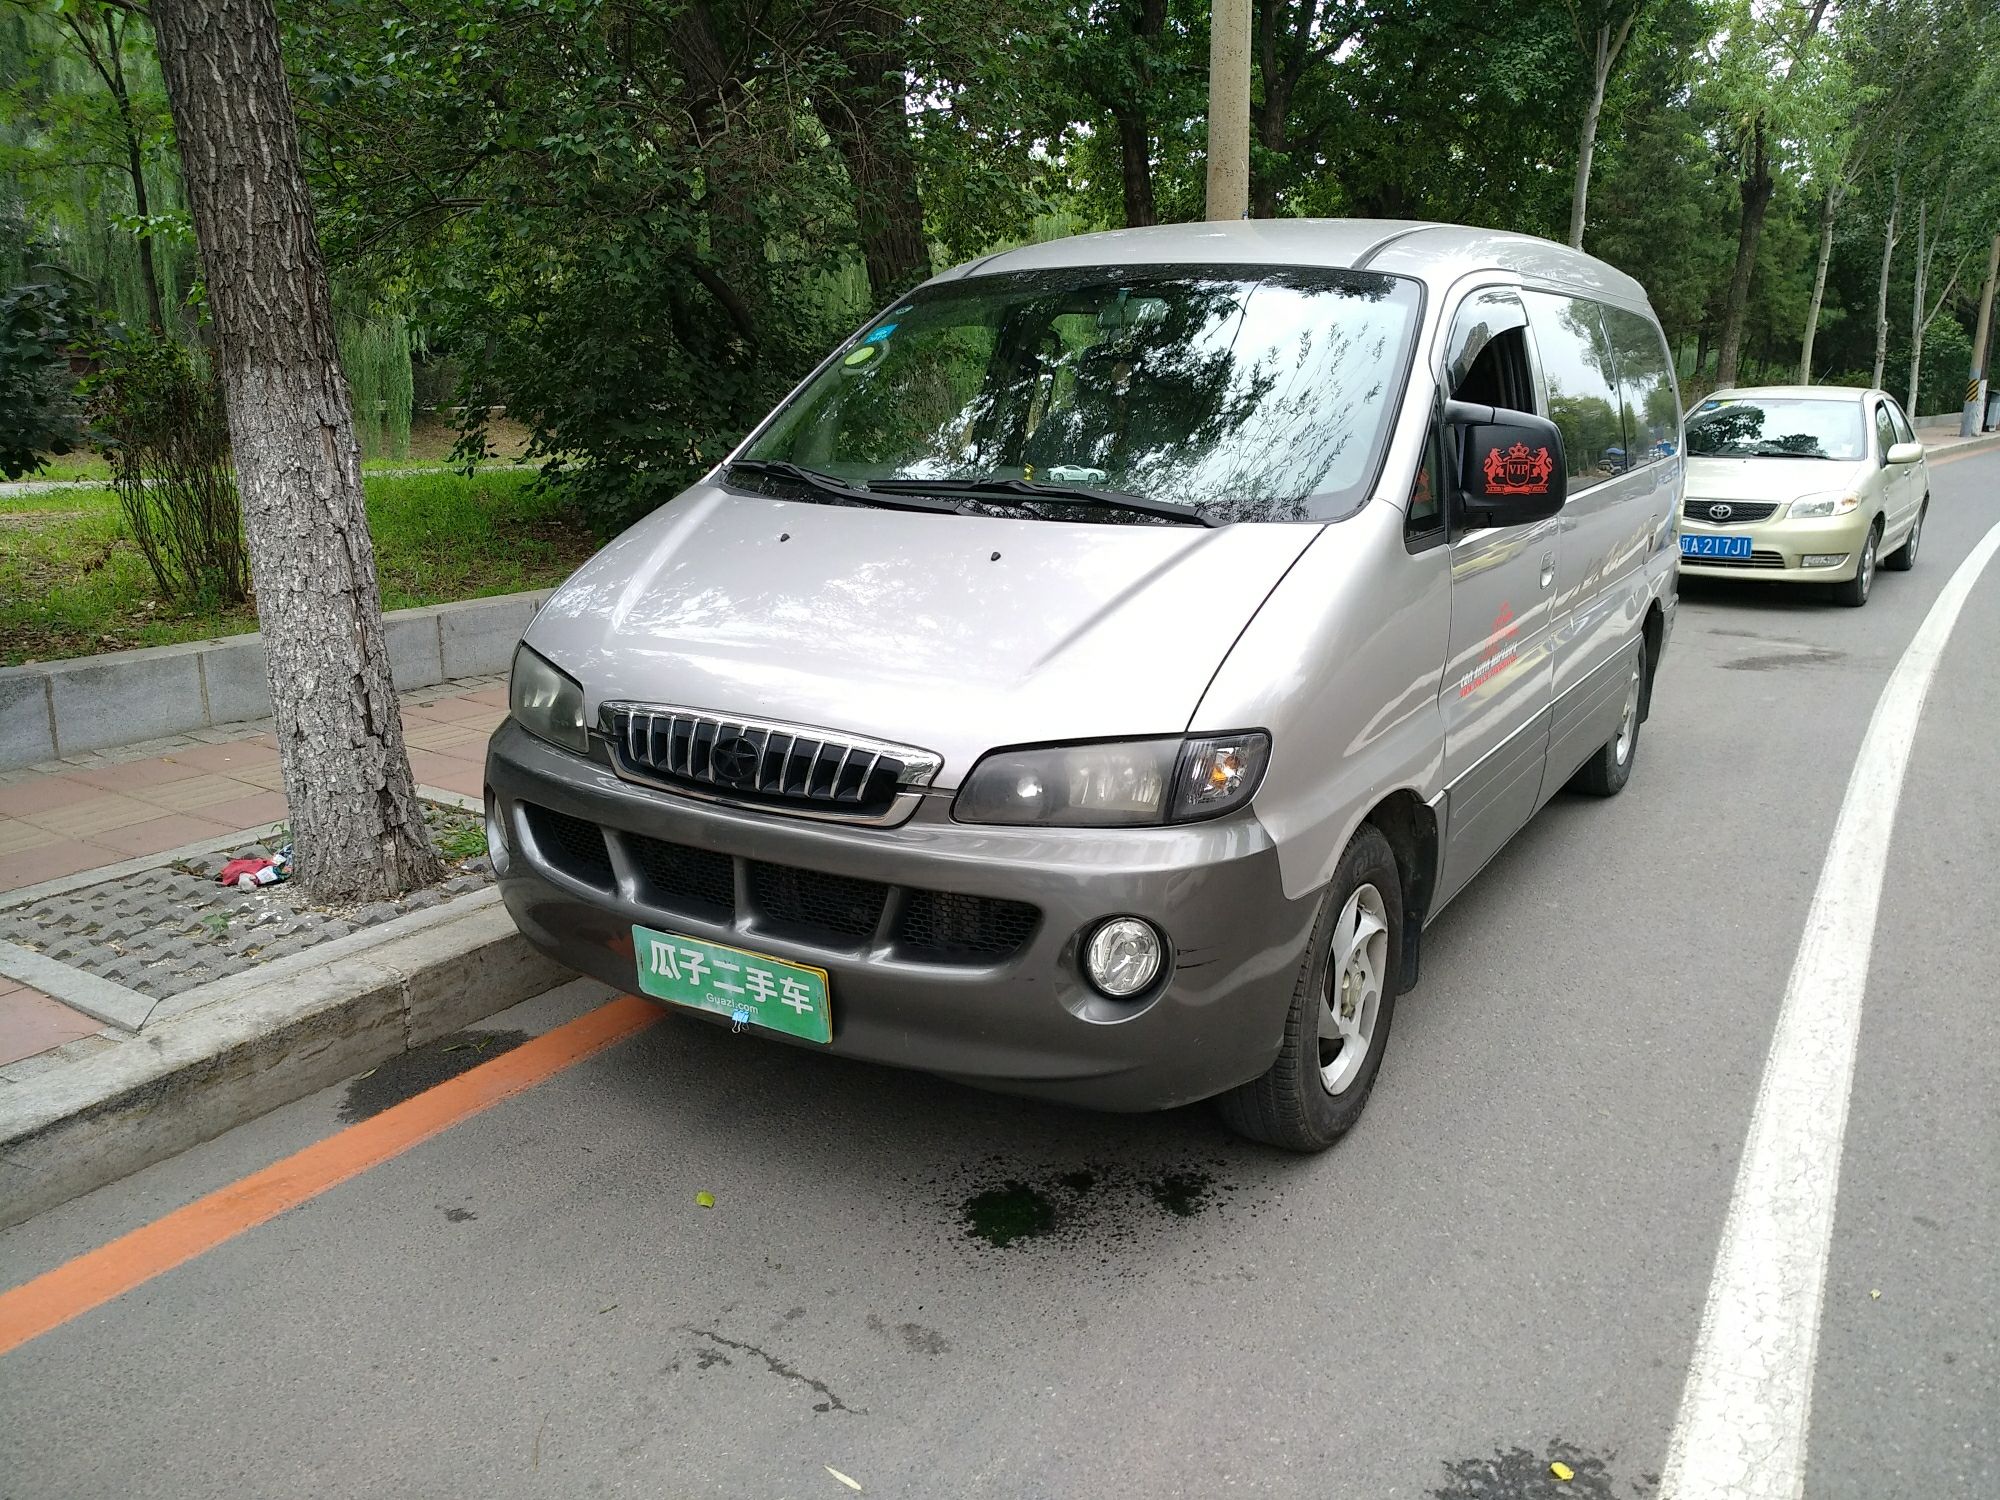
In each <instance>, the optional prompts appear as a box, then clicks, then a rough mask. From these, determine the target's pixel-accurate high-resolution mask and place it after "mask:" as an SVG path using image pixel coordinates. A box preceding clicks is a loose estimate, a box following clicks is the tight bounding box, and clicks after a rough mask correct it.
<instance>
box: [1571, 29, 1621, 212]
mask: <svg viewBox="0 0 2000 1500" xmlns="http://www.w3.org/2000/svg"><path fill="white" fill-rule="evenodd" d="M1610 44H1611V28H1610V27H1609V26H1600V27H1598V28H1597V58H1596V62H1595V64H1594V65H1593V66H1592V68H1591V75H1590V102H1589V103H1588V104H1586V105H1585V106H1584V110H1583V133H1582V135H1581V136H1580V137H1579V138H1578V140H1577V143H1576V180H1575V182H1574V183H1572V184H1571V186H1570V190H1569V243H1570V246H1571V248H1572V249H1576V250H1581V249H1582V248H1583V216H1584V209H1585V207H1586V205H1587V204H1588V203H1589V200H1590V159H1591V157H1592V156H1593V155H1595V154H1596V152H1597V117H1598V116H1599V115H1600V114H1602V113H1603V111H1604V85H1605V80H1606V79H1608V78H1609V77H1610V75H1611V64H1610V62H1609V61H1608V59H1607V57H1606V54H1607V53H1608V52H1609V51H1610Z"/></svg>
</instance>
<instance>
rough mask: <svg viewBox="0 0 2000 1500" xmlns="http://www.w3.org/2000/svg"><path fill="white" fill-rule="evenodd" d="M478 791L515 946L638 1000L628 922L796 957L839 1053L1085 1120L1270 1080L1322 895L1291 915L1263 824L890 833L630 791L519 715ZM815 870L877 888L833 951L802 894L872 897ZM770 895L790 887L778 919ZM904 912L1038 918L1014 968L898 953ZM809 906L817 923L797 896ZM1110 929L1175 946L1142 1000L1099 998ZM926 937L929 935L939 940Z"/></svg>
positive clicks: (1001, 958) (936, 819) (930, 813)
mask: <svg viewBox="0 0 2000 1500" xmlns="http://www.w3.org/2000/svg"><path fill="white" fill-rule="evenodd" d="M486 782H487V798H488V805H489V808H490V809H492V810H493V811H494V812H495V813H497V815H498V817H499V818H500V820H501V823H502V826H503V827H504V829H505V831H506V840H507V849H506V851H505V866H506V867H505V869H504V871H502V872H501V873H500V874H499V876H498V880H499V886H500V891H501V895H502V897H503V899H504V900H505V901H506V903H507V909H508V911H509V912H510V913H512V915H513V918H514V921H515V923H516V924H517V925H518V926H519V927H520V929H521V931H522V933H523V934H525V935H526V937H527V938H528V940H529V941H530V942H532V943H533V944H534V945H535V946H536V947H537V948H539V949H541V950H542V951H543V952H544V953H547V954H548V955H550V956H551V957H553V958H555V959H556V960H558V961H559V962H561V963H564V964H567V965H568V966H569V967H571V968H574V969H577V970H579V971H580V972H582V973H585V974H588V975H590V976H591V977H593V978H596V979H599V980H602V981H603V982H605V983H606V984H611V985H615V986H617V987H618V988H619V989H621V990H626V991H632V992H636V990H637V971H636V967H635V961H634V957H633V944H632V928H633V926H634V924H639V925H643V926H646V927H650V928H656V929H660V930H664V931H667V932H677V933H682V934H685V935H688V936H691V937H696V938H702V939H706V940H708V941H711V942H721V943H728V944H731V945H733V946H735V947H739V948H747V949H750V950H751V951H753V952H758V953H765V954H769V955H771V956H773V957H777V958H783V959H789V960H791V961H793V962H795V963H802V964H810V965H812V966H814V967H816V968H821V969H824V970H826V971H827V974H828V976H829V988H830V994H831V1000H832V1012H833V1041H832V1043H831V1046H830V1048H829V1050H831V1051H833V1052H835V1053H838V1054H840V1055H842V1056H845V1057H853V1058H860V1059H863V1060H866V1061H870V1062H879V1063H887V1064H890V1065H892V1066H895V1067H904V1068H915V1069H919V1070H922V1071H924V1072H927V1073H935V1074H939V1075H942V1076H944V1077H947V1078H952V1079H957V1080H959V1081H962V1082H965V1083H970V1084H975V1085H978V1086H980V1087H984V1088H991V1089H997V1090H1001V1091H1004V1092H1009V1093H1020V1094H1030V1095H1035V1096H1039V1097H1045V1098H1051V1099H1057V1100H1062V1101H1065V1102H1068V1103H1074V1104H1081V1105H1087V1106H1090V1107H1093V1108H1099V1109H1115V1110H1145V1109H1164V1108H1169V1107H1172V1106H1174V1105H1179V1104H1186V1103H1190V1102H1192V1101H1194V1100H1197V1099H1204V1098H1207V1097H1209V1096H1210V1095H1213V1094H1218V1093H1221V1092H1223V1091H1224V1090H1226V1089H1229V1088H1231V1087H1233V1086H1234V1085H1236V1084H1239V1083H1243V1082H1246V1081H1247V1080H1249V1079H1251V1078H1255V1077H1256V1076H1258V1075H1259V1074H1261V1073H1262V1072H1264V1071H1265V1070H1266V1069H1267V1068H1268V1067H1269V1066H1270V1065H1271V1062H1272V1061H1273V1059H1275V1058H1276V1056H1277V1054H1278V1049H1279V1046H1280V1044H1281V1041H1282V1031H1283V1027H1284V1021H1285V1015H1286V1012H1287V1010H1288V1008H1289V1006H1290V1003H1291V995H1292V988H1293V981H1294V979H1295V977H1296V975H1297V972H1298V967H1299V963H1300V960H1301V957H1302V955H1303V952H1304V947H1305V943H1306V939H1307V935H1308V932H1309V930H1310V928H1311V924H1312V917H1313V910H1314V902H1313V900H1311V899H1310V898H1308V899H1304V900H1300V901H1288V900H1286V899H1285V896H1284V893H1283V890H1282V888H1281V886H1280V882H1279V876H1278V860H1277V852H1276V849H1275V848H1274V846H1273V845H1272V843H1271V840H1270V837H1269V835H1268V834H1266V833H1265V831H1264V829H1263V827H1262V825H1260V824H1259V823H1258V822H1257V821H1256V819H1255V817H1254V816H1244V817H1237V818H1226V819H1220V820H1218V821H1216V822H1212V823H1197V824H1190V825H1187V826H1185V827H1179V828H1145V829H1080V828H1076V829H1036V828H986V827H972V826H968V825H964V824H959V823H954V822H952V821H951V818H950V814H949V809H950V793H948V792H938V793H933V794H931V795H930V796H928V797H927V798H926V799H925V801H924V805H923V806H922V807H921V808H920V809H919V810H918V811H917V813H916V814H915V816H913V817H912V818H911V819H910V820H909V821H908V822H906V823H904V824H902V825H900V826H898V827H893V828H873V827H859V826H855V825H852V824H841V823H825V822H815V821H812V820H809V819H805V818H798V817H790V816H785V815H782V814H769V813H759V812H750V811H745V810H740V809H736V808H731V807H727V806H723V805H719V804H713V803H708V802H703V801H698V800H696V799H693V798H688V797H682V796H677V795H675V794H673V793H671V792H666V791H659V790H655V789H653V788H650V787H644V786H638V785H635V784H633V783H631V782H627V781H624V780H622V779H620V778H619V777H618V776H617V775H615V774H614V773H613V772H612V770H611V769H610V767H609V766H608V765H606V764H602V763H600V762H598V761H596V760H593V759H586V758H584V757H582V756H579V755H575V754H571V753H569V752H567V751H563V750H560V749H557V748H556V747H554V746H552V745H549V744H546V743H544V742H543V741H541V740H539V739H537V738H535V737H534V736H532V735H530V734H528V733H527V732H526V731H525V730H523V729H521V728H520V727H519V726H518V725H517V724H515V723H514V722H513V721H512V720H509V721H508V722H507V723H505V724H503V725H502V726H501V727H500V729H499V730H498V731H497V732H496V733H495V734H494V736H493V739H492V742H491V744H490V745H489V746H488V749H487V757H486ZM549 814H554V815H556V817H554V818H551V817H550V816H549ZM563 819H569V820H576V821H574V822H563V821H561V820H563ZM578 823H580V824H582V825H584V831H582V832H580V831H579V829H578V826H577V825H578ZM538 830H539V832H538ZM558 832H560V833H562V834H563V835H564V836H565V837H566V838H568V839H569V840H571V841H572V843H571V845H569V846H565V845H563V844H562V843H561V842H560V841H559V840H558V839H557V838H555V837H554V836H553V835H554V834H556V833H558ZM599 835H601V836H602V837H603V839H604V843H605V848H604V851H603V854H602V856H601V857H600V856H599V855H598V854H597V852H596V851H595V848H594V845H593V843H592V840H593V838H595V837H596V836H599ZM647 840H651V841H655V842H654V843H652V844H650V845H649V844H647V843H646V842H644V841H647ZM545 844H546V845H547V847H544V845H545ZM579 848H580V849H581V851H582V852H581V854H579V853H578V849H579ZM675 851H681V853H680V854H679V855H678V856H677V855H676V853H675ZM687 851H696V853H695V854H688V853H687ZM718 855H719V856H726V857H728V860H729V861H730V863H729V864H723V863H722V862H721V861H719V860H718V859H717V856H718ZM677 857H678V858H681V859H682V860H683V861H684V864H685V862H686V861H694V862H696V863H699V864H700V865H701V866H702V868H704V869H706V870H708V871H709V872H711V873H714V872H716V871H718V870H720V871H728V870H731V869H733V872H734V892H733V896H732V895H730V894H729V890H730V883H729V879H728V876H727V874H723V875H722V876H721V878H720V880H719V881H716V880H711V881H710V882H709V884H708V896H707V898H705V899H695V900H690V899H688V898H687V897H685V896H683V895H675V894H672V892H671V891H670V890H669V889H668V887H672V886H676V885H678V886H680V887H682V888H683V889H685V888H687V887H688V886H689V885H690V884H692V883H694V882H690V881H687V880H684V879H682V878H681V877H680V876H678V875H676V874H674V873H673V872H674V871H676V870H679V869H681V868H683V867H684V866H683V865H676V864H674V863H673V861H674V860H675V859H676V858H677ZM501 862H502V861H501V860H499V859H496V861H495V865H496V868H498V867H499V865H500V864H501ZM686 867H689V868H691V867H692V866H691V865H687V866H686ZM773 867H782V869H781V870H779V871H778V872H777V873H775V874H774V872H773ZM663 869H664V870H667V871H668V872H669V873H668V874H667V876H666V877H665V879H664V884H663V881H662V879H661V878H658V872H659V871H661V870H663ZM787 871H789V872H803V873H802V874H800V873H792V874H788V873H786V872H787ZM821 877H844V878H845V882H871V883H876V884H879V885H881V886H886V887H887V893H886V896H885V898H884V900H883V905H882V908H881V911H882V914H881V917H880V920H879V921H878V922H876V923H875V925H874V926H873V928H872V930H870V931H868V932H867V933H865V934H857V935H852V936H844V937H843V936H840V935H837V934H834V933H830V932H827V931H824V930H815V929H814V928H813V927H812V926H811V925H810V923H802V922H801V921H800V919H799V918H800V912H801V910H802V908H801V907H800V905H799V898H800V897H801V894H802V893H803V895H805V896H806V897H808V898H809V897H810V896H811V892H812V890H813V889H816V888H818V887H820V886H826V887H827V888H829V889H831V890H833V891H834V893H835V894H836V895H837V896H838V897H839V898H840V900H841V901H842V902H849V903H851V902H852V901H854V900H857V899H858V900H860V901H862V902H863V903H864V905H863V907H862V908H861V909H863V910H872V908H870V907H867V906H866V905H865V903H866V902H867V901H868V900H871V899H872V892H873V889H874V887H873V885H871V886H870V887H868V888H866V889H865V890H864V889H862V888H860V887H856V886H855V885H853V884H849V883H841V882H837V881H836V882H827V881H825V880H823V879H822V878H821ZM760 890H761V891H763V892H765V893H767V895H768V893H770V892H773V891H782V892H785V893H786V900H787V902H788V903H789V904H787V905H785V906H784V907H783V908H782V909H780V908H779V906H778V905H777V904H776V903H774V902H772V901H769V900H767V899H764V898H762V897H760V896H759V894H758V893H759V891H760ZM921 893H931V894H929V895H924V894H921ZM939 894H943V895H945V896H947V897H950V898H953V899H951V900H948V901H942V902H941V901H939V900H938V899H937V896H938V895H939ZM913 898H914V901H915V904H922V905H923V906H925V907H926V909H927V910H928V911H929V912H931V913H932V914H937V913H944V912H950V913H961V912H967V911H973V910H975V907H976V906H978V905H984V904H985V903H992V902H1003V903H1010V902H1020V903H1026V904H1028V905H1030V906H1032V907H1034V908H1035V909H1036V912H1037V913H1038V914H1039V915H1038V916H1037V917H1036V918H1035V919H1034V921H1033V924H1032V930H1031V931H1028V932H1027V933H1026V935H1025V937H1023V938H1021V940H1020V942H1019V946H1018V947H1017V948H1015V949H1014V950H1013V951H1011V952H1005V953H997V954H996V953H993V952H990V951H988V952H981V953H977V954H968V953H943V952H941V951H940V950H939V949H937V948H936V947H934V946H932V947H923V946H918V945H915V944H913V943H912V942H910V941H909V937H910V934H911V931H912V929H911V928H910V927H909V926H908V925H907V923H906V917H907V915H908V913H909V912H910V910H911V908H912V905H913ZM724 903H726V904H724ZM803 909H804V910H805V911H806V912H807V914H808V915H810V913H811V911H812V908H811V906H810V901H808V904H807V906H806V907H805V908H803ZM842 909H843V910H845V911H847V912H849V913H850V914H851V912H852V910H853V909H854V908H853V906H852V905H851V904H850V905H847V906H844V907H843V908H842ZM988 909H993V908H988ZM1009 910H1011V911H1014V912H1015V913H1016V915H1017V916H1018V909H1014V908H1009ZM1114 916H1138V917H1143V918H1145V919H1146V920H1148V921H1150V922H1152V923H1153V924H1154V925H1155V926H1156V927H1158V928H1159V929H1160V930H1161V932H1163V933H1164V934H1165V935H1166V938H1167V942H1168V946H1169V952H1170V963H1169V966H1168V969H1167V972H1166V974H1165V977H1164V978H1163V979H1162V980H1161V981H1158V982H1156V983H1155V985H1154V987H1153V988H1152V990H1150V991H1148V992H1147V993H1145V994H1142V995H1141V996H1139V997H1137V998H1136V999H1133V1000H1124V1001H1116V1000H1110V999H1107V998H1106V997H1104V996H1102V995H1100V994H1098V993H1097V992H1096V991H1095V990H1094V989H1092V988H1091V986H1090V985H1089V984H1088V982H1087V981H1086V980H1085V979H1084V977H1083V975H1082V973H1081V971H1080V968H1079V961H1080V960H1079V955H1080V950H1081V948H1082V946H1083V944H1084V943H1085V941H1087V939H1088V936H1089V934H1090V932H1091V930H1092V929H1094V928H1095V927H1096V925H1097V924H1098V923H1099V922H1101V921H1102V920H1104V919H1105V918H1107V917H1114ZM925 930H926V932H927V933H928V934H930V935H932V936H935V932H936V926H935V924H934V925H933V926H932V927H930V928H927V929H925ZM982 931H984V932H985V933H986V935H987V936H989V937H990V935H991V929H990V928H988V929H982ZM989 946H990V945H989ZM687 1013H688V1014H690V1015H700V1014H702V1013H700V1012H697V1011H692V1010H691V1011H688V1012H687ZM707 1019H711V1020H715V1019H717V1018H713V1017H708V1018H707ZM718 1024H724V1025H726V1024H728V1023H727V1021H726V1020H720V1021H719V1022H718ZM744 1035H745V1037H746V1038H748V1037H750V1036H753V1035H754V1036H758V1037H761V1038H768V1039H771V1040H780V1041H790V1039H789V1038H785V1037H781V1036H779V1035H778V1034H776V1033H772V1032H764V1031H746V1032H745V1033H744ZM792 1044H793V1045H799V1046H812V1045H814V1044H812V1043H805V1042H794V1043H792Z"/></svg>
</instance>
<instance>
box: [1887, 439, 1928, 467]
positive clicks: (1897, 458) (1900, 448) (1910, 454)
mask: <svg viewBox="0 0 2000 1500" xmlns="http://www.w3.org/2000/svg"><path fill="white" fill-rule="evenodd" d="M1923 456H1924V445H1923V444H1922V443H1891V444H1890V445H1889V451H1888V452H1887V453H1885V454H1883V455H1882V458H1883V460H1884V461H1885V462H1887V463H1892V464H1913V463H1915V462H1916V461H1917V460H1918V459H1920V458H1922V457H1923Z"/></svg>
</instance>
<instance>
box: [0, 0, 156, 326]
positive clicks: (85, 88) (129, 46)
mask: <svg viewBox="0 0 2000 1500" xmlns="http://www.w3.org/2000/svg"><path fill="white" fill-rule="evenodd" d="M0 10H4V11H6V12H11V13H12V15H13V16H14V17H15V18H17V19H18V22H19V26H20V30H19V38H20V42H21V44H22V49H21V57H20V59H19V62H18V64H17V67H16V69H15V70H10V72H11V76H7V77H6V78H5V80H4V83H0V122H4V124H5V125H7V126H9V127H11V128H10V129H8V130H7V131H6V132H5V136H4V137H0V164H4V165H5V166H6V167H7V168H8V170H9V171H10V172H12V173H15V174H18V175H19V177H20V178H21V179H22V180H23V181H24V182H27V181H34V182H36V183H38V184H39V186H38V188H37V189H35V190H33V191H32V197H33V199H34V205H35V208H36V210H37V214H38V216H40V217H44V218H46V217H48V216H49V215H51V214H52V213H54V212H55V211H56V210H57V204H58V202H59V200H60V199H61V198H62V197H63V196H64V195H65V192H66V190H70V189H73V188H75V187H76V186H78V185H80V184H83V183H90V184H93V185H95V184H96V183H97V182H98V181H99V180H100V179H103V180H114V181H116V182H118V183H119V184H120V185H121V187H122V189H123V192H124V194H125V195H126V196H125V205H124V206H123V207H122V208H120V209H114V208H113V207H112V205H111V203H110V201H109V200H108V199H107V197H106V196H105V194H104V193H103V192H102V191H101V190H94V191H90V192H89V193H88V194H87V196H86V197H85V200H84V202H85V204H86V205H87V207H86V209H85V213H86V214H87V216H88V217H89V218H90V219H91V220H92V221H93V225H92V227H94V228H96V229H98V230H99V231H112V232H116V233H118V234H120V235H121V236H122V237H124V238H125V239H126V240H127V241H128V242H129V243H130V245H131V247H132V249H133V251H134V253H135V255H136V260H137V272H138V281H139V287H140V290H141V293H142V296H143V303H142V305H143V308H144V315H145V317H146V320H147V321H148V322H149V323H150V324H151V325H152V326H153V327H154V328H155V329H164V328H165V327H166V322H167V315H166V304H167V296H166V293H165V292H163V290H162V287H163V282H164V280H165V277H164V275H163V273H162V270H161V267H160V264H159V259H160V257H159V254H158V250H157V242H158V241H159V240H161V239H162V238H163V237H164V238H169V239H171V238H172V237H174V236H175V235H176V234H177V233H178V232H179V230H180V227H181V225H180V219H179V216H178V215H177V214H176V213H175V212H174V211H173V210H172V209H171V208H169V209H167V210H166V211H162V210H161V209H160V207H159V205H156V203H155V201H154V199H155V194H154V190H153V186H152V181H151V179H152V178H154V177H156V176H158V175H159V174H160V173H161V172H162V170H163V161H164V158H165V157H166V156H167V154H168V153H169V152H170V149H171V144H172V136H171V130H170V127H169V124H168V120H167V108H166V97H165V95H164V93H163V92H162V90H161V87H160V80H159V70H158V64H157V63H156V61H155V60H154V58H153V56H152V49H151V34H150V31H149V29H148V28H147V26H146V24H145V21H144V19H143V12H141V11H140V10H139V9H138V8H137V7H135V6H132V5H127V4H123V3H120V0H0Z"/></svg>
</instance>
